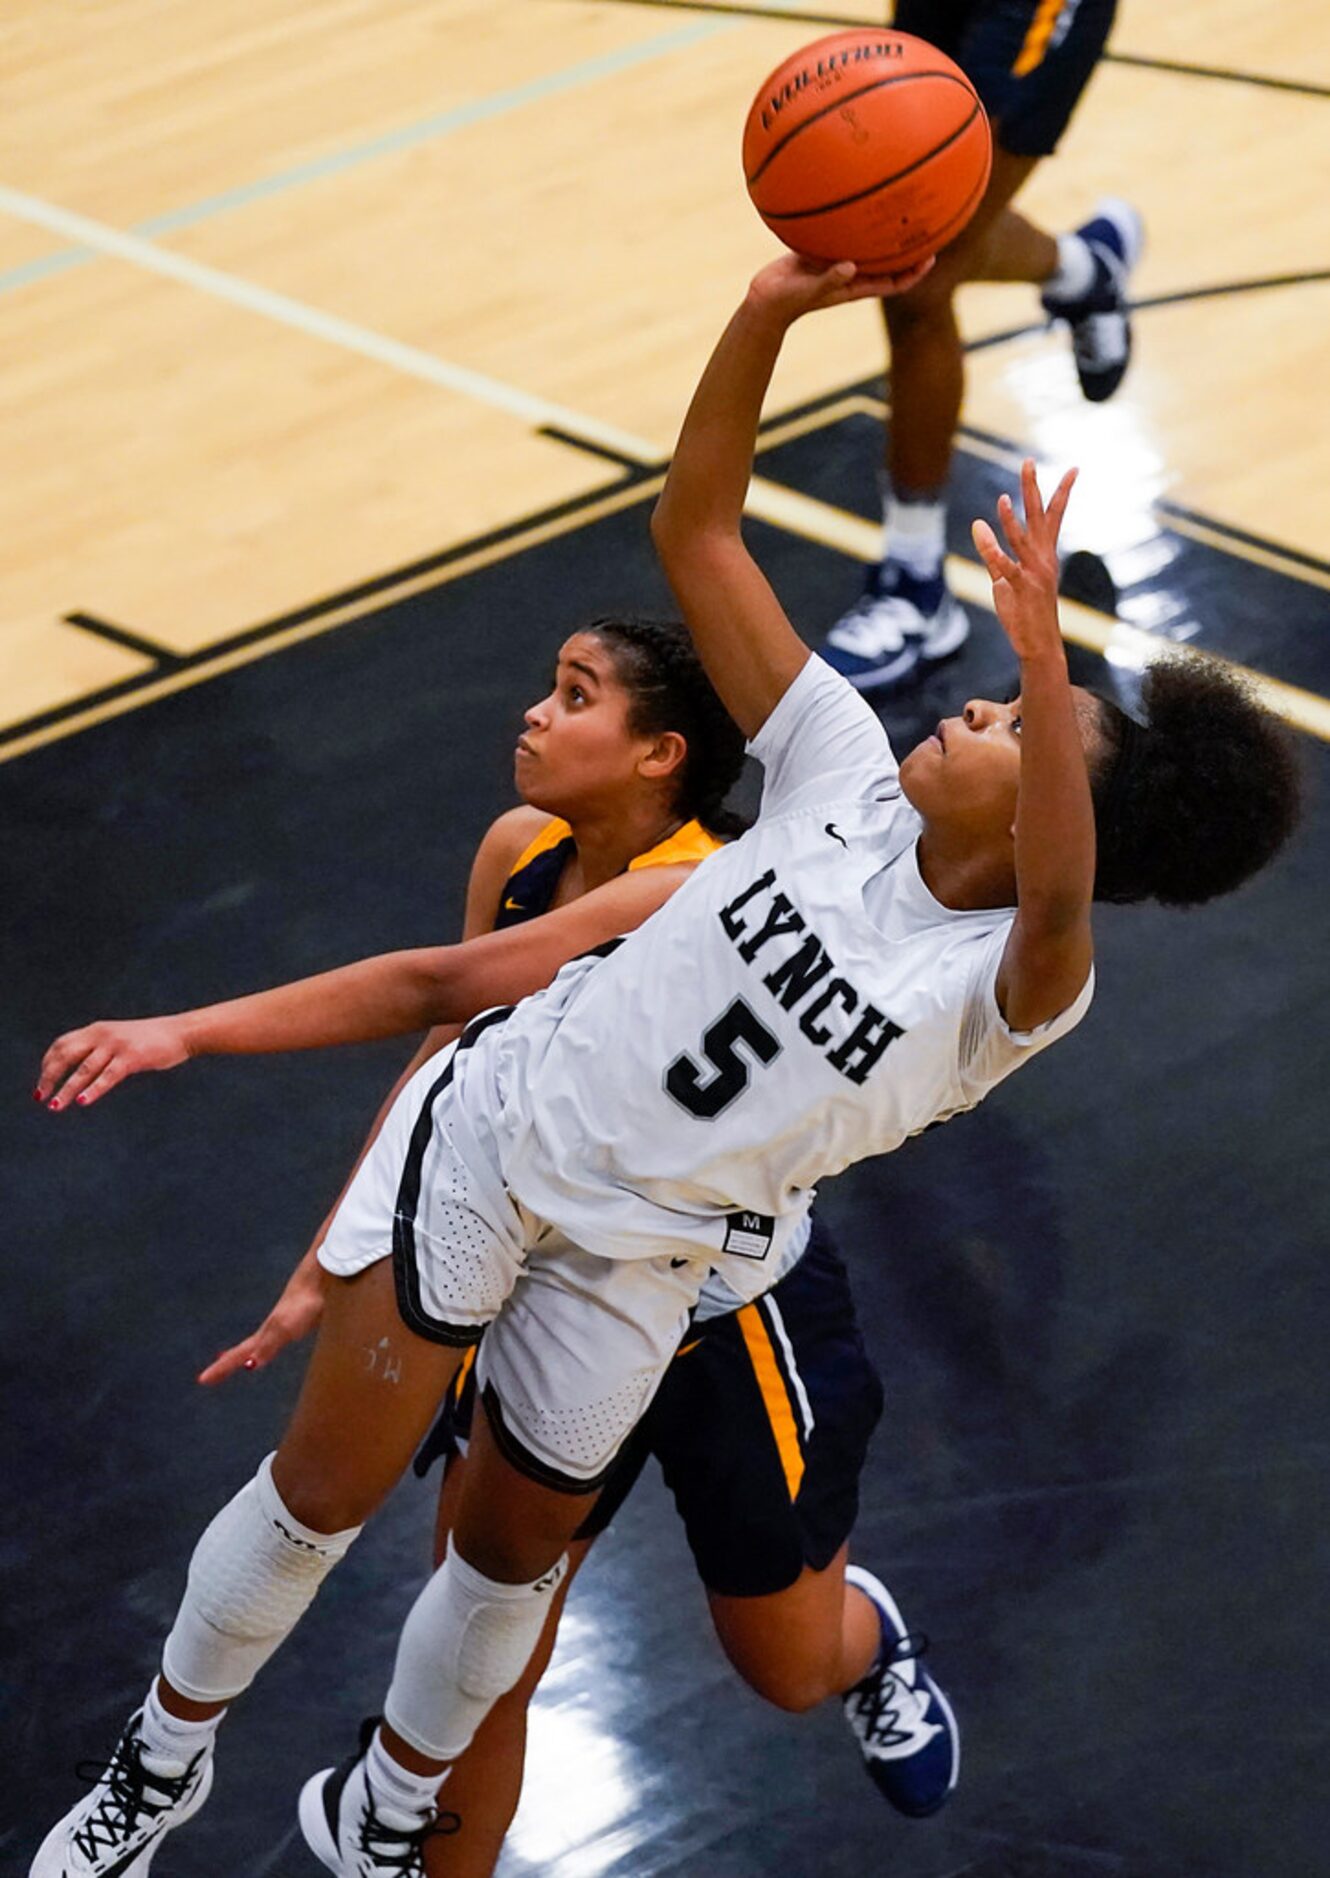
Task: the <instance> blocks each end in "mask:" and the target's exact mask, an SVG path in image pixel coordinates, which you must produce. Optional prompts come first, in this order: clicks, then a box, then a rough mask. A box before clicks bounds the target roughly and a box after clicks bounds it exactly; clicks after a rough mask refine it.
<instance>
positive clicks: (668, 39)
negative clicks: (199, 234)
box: [0, 19, 742, 294]
mask: <svg viewBox="0 0 1330 1878" xmlns="http://www.w3.org/2000/svg"><path fill="white" fill-rule="evenodd" d="M739 24H742V22H740V21H735V20H732V19H724V20H700V21H694V22H691V23H690V24H689V25H687V26H685V27H683V28H682V29H680V30H679V31H676V32H669V33H662V34H660V35H659V36H658V37H657V38H654V39H645V40H643V41H642V43H641V44H640V45H636V46H625V47H622V48H621V49H620V50H619V51H617V52H608V53H603V54H602V55H601V56H600V57H599V58H595V59H584V60H583V61H582V62H581V63H580V64H578V65H570V66H569V67H568V68H567V69H566V70H565V71H561V72H548V73H546V74H545V75H544V76H543V77H541V78H533V79H531V80H530V81H529V82H528V83H527V84H525V85H515V86H514V87H513V88H512V89H511V90H510V91H498V92H494V93H493V94H492V95H491V96H490V97H488V98H477V99H475V100H473V101H472V102H471V103H470V104H463V105H458V106H457V107H456V108H455V109H454V110H451V111H441V112H439V113H437V114H436V115H435V116H432V117H425V118H421V119H419V120H418V121H417V122H416V123H414V124H404V125H402V126H401V127H400V128H399V129H397V130H392V131H388V132H386V133H385V134H384V135H383V136H380V137H371V138H370V139H369V140H368V142H366V143H360V144H353V145H352V146H351V147H350V148H349V149H346V150H334V151H330V152H329V153H328V154H327V155H326V156H321V157H314V158H312V159H311V160H310V161H309V162H308V163H297V164H294V165H293V166H292V167H291V168H290V169H286V170H279V171H277V173H276V174H275V175H272V176H265V177H261V178H260V179H259V180H258V181H257V182H252V183H242V184H240V186H239V187H238V188H235V189H224V190H222V191H221V193H220V194H218V195H215V196H204V197H203V198H202V200H201V201H198V202H190V203H186V204H185V205H184V206H183V207H181V208H178V209H168V210H167V211H166V213H165V214H164V215H154V216H152V217H151V218H150V219H149V220H148V221H146V222H139V223H137V224H136V225H135V227H134V230H133V232H134V233H135V234H136V235H142V236H148V237H152V236H155V235H170V234H176V233H178V232H179V231H180V230H181V229H183V228H194V227H196V226H197V225H198V224H199V223H200V222H208V221H212V220H213V219H214V217H216V216H219V215H229V214H230V213H231V211H232V210H233V209H243V208H248V207H249V206H250V205H251V204H252V203H255V202H265V201H267V200H268V199H269V198H271V197H273V196H280V195H285V194H287V193H288V191H290V190H293V189H302V188H304V186H305V185H306V184H307V183H317V182H324V181H326V180H327V179H328V178H329V177H331V176H342V175H345V174H346V173H347V171H349V170H354V169H359V168H361V166H362V165H364V164H366V163H373V162H375V161H376V160H377V159H378V158H379V157H383V156H395V155H397V154H398V152H400V151H403V150H415V149H418V148H419V147H420V146H421V145H422V144H429V143H435V142H437V141H438V140H439V139H441V138H443V137H451V136H452V135H453V133H454V132H455V131H459V130H468V129H469V128H470V127H471V126H472V125H473V124H484V123H488V122H490V121H491V120H492V119H494V118H497V117H504V116H506V115H507V114H508V113H509V112H510V111H520V110H522V109H523V108H524V107H525V106H526V105H528V104H539V103H542V102H543V101H544V100H545V99H547V98H556V97H559V96H560V95H561V94H562V93H564V92H568V91H575V90H577V89H578V87H579V86H582V85H590V84H595V83H596V82H597V81H598V80H600V79H602V78H613V77H614V76H615V75H616V74H617V73H619V72H626V71H631V70H632V69H633V67H634V66H637V65H647V64H649V63H650V62H651V61H652V60H654V59H661V58H666V57H668V55H669V54H670V53H672V52H680V51H683V50H684V49H685V48H687V47H689V46H693V45H696V44H698V42H699V41H701V40H704V39H712V38H714V37H715V36H716V34H717V33H724V32H732V31H733V30H734V28H735V26H736V25H739ZM101 258H102V257H101V256H99V255H98V254H97V253H96V252H95V251H94V250H93V249H91V248H61V249H58V250H57V251H56V252H55V253H53V254H47V255H42V256H40V257H39V258H38V259H37V260H35V261H26V262H24V263H23V265H22V266H20V267H11V268H9V269H8V270H6V271H5V272H3V273H0V294H7V293H15V292H17V291H18V290H19V289H20V288H22V287H28V286H31V285H32V284H33V283H34V282H35V281H39V280H50V279H53V278H54V277H55V276H56V275H58V274H66V273H68V272H70V270H71V269H73V268H77V267H84V266H86V265H87V264H88V263H89V262H92V261H96V260H99V259H101Z"/></svg>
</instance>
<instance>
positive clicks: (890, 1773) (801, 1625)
mask: <svg viewBox="0 0 1330 1878" xmlns="http://www.w3.org/2000/svg"><path fill="white" fill-rule="evenodd" d="M848 1556H849V1547H848V1545H845V1546H842V1547H841V1549H840V1551H839V1552H838V1553H837V1554H836V1556H835V1558H834V1559H833V1560H832V1561H831V1563H830V1565H828V1566H827V1567H826V1568H825V1570H823V1571H813V1570H812V1569H811V1568H810V1567H807V1566H806V1567H805V1568H804V1570H803V1572H802V1573H801V1574H800V1576H799V1578H798V1579H797V1580H796V1581H795V1583H794V1584H792V1585H790V1586H789V1587H788V1589H786V1590H784V1591H777V1592H774V1593H772V1594H771V1595H769V1596H766V1597H753V1598H735V1597H722V1596H720V1595H719V1594H718V1593H716V1592H708V1594H707V1595H708V1599H709V1601H710V1605H711V1616H712V1621H713V1622H714V1624H715V1626H716V1635H717V1636H718V1637H719V1638H720V1641H721V1646H722V1648H723V1649H724V1651H725V1654H726V1655H727V1656H728V1657H729V1659H730V1661H731V1662H732V1663H733V1665H734V1667H735V1668H736V1669H737V1670H738V1672H739V1674H740V1675H741V1676H742V1677H743V1679H744V1681H745V1682H746V1683H747V1684H748V1685H749V1687H750V1688H751V1689H754V1690H755V1691H756V1692H757V1694H758V1695H761V1696H764V1697H765V1698H766V1700H767V1701H768V1702H774V1703H775V1704H776V1706H777V1707H778V1708H783V1709H789V1710H792V1711H794V1712H796V1713H798V1712H801V1711H803V1710H805V1709H810V1708H813V1707H815V1706H816V1705H817V1704H818V1703H819V1702H823V1701H825V1700H826V1699H827V1698H828V1696H832V1695H839V1696H841V1697H842V1698H843V1701H844V1706H845V1714H846V1718H847V1720H848V1721H849V1724H850V1726H851V1728H852V1729H853V1731H854V1733H855V1736H856V1738H857V1739H858V1741H859V1747H860V1752H861V1754H862V1755H863V1759H864V1764H865V1767H866V1769H867V1771H868V1774H869V1776H870V1778H871V1779H872V1781H873V1783H874V1785H875V1786H876V1787H877V1788H878V1790H879V1792H880V1793H882V1794H883V1795H884V1797H885V1798H886V1799H888V1800H889V1801H890V1802H891V1804H892V1805H893V1806H894V1807H895V1808H896V1809H897V1811H898V1812H902V1813H907V1814H910V1815H911V1816H913V1817H922V1816H924V1815H926V1814H928V1813H935V1812H936V1811H937V1810H938V1808H939V1807H941V1806H943V1805H944V1804H945V1803H946V1800H947V1798H948V1796H949V1795H950V1793H951V1791H952V1789H953V1788H954V1787H955V1785H956V1778H957V1775H958V1773H959V1771H960V1733H959V1730H958V1729H957V1727H956V1721H955V1717H954V1716H953V1715H952V1712H951V1708H950V1705H949V1704H948V1702H947V1699H946V1697H945V1696H944V1695H943V1693H942V1691H941V1690H940V1689H939V1688H938V1686H937V1684H936V1683H935V1682H934V1681H933V1679H932V1678H931V1677H930V1676H929V1675H928V1673H927V1672H926V1671H925V1670H924V1669H923V1668H922V1667H921V1665H920V1664H919V1662H918V1661H917V1660H916V1653H917V1651H918V1650H919V1648H920V1645H919V1644H918V1643H917V1642H915V1641H912V1640H911V1639H909V1637H908V1635H907V1632H906V1629H905V1624H904V1620H903V1619H902V1618H901V1615H900V1612H899V1610H898V1609H897V1607H896V1605H895V1602H894V1601H893V1599H892V1597H891V1594H890V1592H888V1590H887V1589H886V1587H885V1585H883V1584H882V1583H881V1582H880V1581H879V1580H878V1579H876V1578H874V1577H873V1576H872V1574H871V1573H870V1572H866V1571H864V1570H863V1569H862V1568H861V1567H858V1566H849V1567H848V1571H847V1559H848Z"/></svg>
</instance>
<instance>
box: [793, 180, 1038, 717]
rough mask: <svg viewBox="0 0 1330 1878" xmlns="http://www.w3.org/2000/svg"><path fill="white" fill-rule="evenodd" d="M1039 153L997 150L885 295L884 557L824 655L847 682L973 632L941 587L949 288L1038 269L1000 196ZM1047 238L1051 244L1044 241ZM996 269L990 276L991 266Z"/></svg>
mask: <svg viewBox="0 0 1330 1878" xmlns="http://www.w3.org/2000/svg"><path fill="white" fill-rule="evenodd" d="M1036 161H1037V159H1036V158H1034V157H1015V156H1012V155H1010V154H1009V153H1008V152H1007V151H1005V150H1002V149H996V150H995V151H994V153H993V173H992V175H991V176H990V178H989V182H988V189H987V191H986V192H985V195H984V199H983V201H982V202H981V203H980V205H979V208H978V210H977V211H976V213H975V216H974V219H973V220H972V221H971V222H970V223H969V225H968V226H967V228H966V229H965V230H964V232H963V233H962V234H961V235H960V236H958V238H957V239H956V240H955V241H954V242H952V243H951V245H950V247H947V248H944V249H943V251H942V253H941V254H940V255H939V256H938V259H937V262H936V264H935V266H934V268H933V271H932V273H931V274H929V275H928V276H927V277H926V279H924V280H922V281H921V282H920V283H919V285H918V286H917V287H916V288H914V289H913V291H912V292H910V293H907V294H901V295H899V296H898V297H897V298H895V299H893V300H889V301H884V302H883V306H882V310H883V316H884V318H885V320H886V325H887V337H888V343H889V346H890V352H891V368H890V369H891V423H890V425H889V427H888V430H887V436H886V464H885V472H884V473H885V478H886V501H885V532H884V541H883V559H882V561H881V562H880V563H879V565H878V566H876V567H875V568H874V569H873V570H872V572H871V574H870V576H869V580H868V584H867V587H866V588H865V590H864V593H863V596H862V598H861V599H860V600H859V601H857V602H856V604H855V606H854V607H852V608H851V610H850V611H849V613H847V614H846V615H845V616H844V617H843V618H842V619H840V620H839V621H838V622H837V623H836V625H835V626H834V627H833V628H832V631H831V634H830V637H829V639H828V641H827V647H826V657H827V658H828V660H829V661H830V663H831V664H832V665H834V666H835V667H836V669H837V670H838V671H840V672H842V673H843V674H844V676H845V677H846V678H848V679H849V680H850V682H851V683H852V684H855V685H858V686H860V687H861V688H862V689H864V690H872V691H885V692H889V691H892V690H895V689H897V688H899V687H900V686H901V685H904V684H906V683H908V682H909V681H910V680H911V679H912V678H913V677H914V676H915V674H916V673H917V672H918V670H919V668H920V667H921V665H922V666H932V665H935V664H937V663H939V662H940V661H941V660H943V659H946V658H950V657H951V656H952V655H953V654H954V653H956V652H958V651H959V650H960V648H961V646H962V645H964V643H965V640H966V638H967V636H968V634H969V622H968V620H967V619H966V616H965V612H964V609H963V608H962V607H961V606H960V605H959V603H958V602H957V601H955V600H954V599H953V598H952V597H951V595H950V594H949V593H948V592H947V586H946V581H945V578H944V576H943V561H944V558H945V555H946V520H947V518H946V482H947V476H948V472H949V471H950V468H951V452H952V445H953V442H954V440H955V435H956V427H957V425H958V424H959V422H960V414H961V401H962V399H963V397H964V394H965V353H964V348H963V347H962V344H961V336H960V330H959V328H958V326H957V324H956V312H955V306H954V296H955V292H956V289H957V287H959V286H960V285H961V283H962V282H964V281H967V280H975V279H982V278H986V277H988V278H994V279H1003V280H1019V279H1023V278H1026V277H1027V276H1026V275H1025V274H1024V273H1023V272H1022V271H1020V270H1023V269H1029V270H1030V272H1029V275H1028V277H1029V278H1030V279H1032V280H1042V279H1044V278H1045V277H1046V275H1047V273H1049V272H1051V270H1052V267H1053V266H1055V265H1056V261H1057V244H1056V243H1055V242H1054V241H1053V240H1052V238H1051V237H1043V238H1042V240H1041V239H1040V238H1039V231H1038V230H1036V229H1035V228H1034V226H1033V224H1031V223H1029V222H1026V221H1025V220H1024V218H1016V217H1010V216H1009V215H1008V213H1007V207H1008V204H1009V202H1010V201H1011V198H1012V197H1013V196H1014V195H1015V193H1016V191H1017V190H1018V189H1019V188H1020V187H1021V185H1022V183H1023V182H1024V181H1025V179H1026V177H1027V176H1028V175H1029V174H1030V171H1031V170H1032V169H1033V168H1034V165H1035V163H1036ZM1045 241H1046V242H1047V244H1048V245H1047V247H1044V245H1043V243H1044V242H1045ZM990 266H991V267H993V268H995V269H999V270H1001V271H1000V272H996V273H994V274H993V275H991V276H988V275H986V272H985V270H986V269H987V268H988V267H990Z"/></svg>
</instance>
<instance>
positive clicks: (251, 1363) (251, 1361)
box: [245, 1356, 258, 1369]
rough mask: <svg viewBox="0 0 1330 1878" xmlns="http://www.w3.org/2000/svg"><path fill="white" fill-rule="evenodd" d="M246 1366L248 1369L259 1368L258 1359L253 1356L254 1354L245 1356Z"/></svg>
mask: <svg viewBox="0 0 1330 1878" xmlns="http://www.w3.org/2000/svg"><path fill="white" fill-rule="evenodd" d="M245 1368H246V1369H257V1368H258V1362H257V1360H256V1359H255V1358H254V1357H252V1356H247V1357H246V1358H245Z"/></svg>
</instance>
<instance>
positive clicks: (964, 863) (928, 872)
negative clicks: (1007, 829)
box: [916, 822, 1016, 913]
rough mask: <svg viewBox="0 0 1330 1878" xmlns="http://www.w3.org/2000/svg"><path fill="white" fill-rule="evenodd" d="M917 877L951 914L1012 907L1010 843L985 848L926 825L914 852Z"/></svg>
mask: <svg viewBox="0 0 1330 1878" xmlns="http://www.w3.org/2000/svg"><path fill="white" fill-rule="evenodd" d="M916 855H917V858H918V862H919V874H920V877H921V879H922V880H923V883H924V885H925V886H926V887H927V889H928V891H929V892H930V893H931V894H932V896H933V898H934V899H935V900H937V901H939V902H940V903H941V904H942V905H943V906H947V907H950V908H951V909H952V911H953V912H957V913H969V912H973V911H975V910H976V909H977V908H979V907H985V906H1015V904H1016V872H1015V868H1014V865H1013V861H1012V851H1011V845H1010V843H1009V842H1006V843H1002V844H994V845H993V846H991V847H990V846H986V845H983V844H977V843H976V842H975V841H974V838H973V836H972V835H970V834H968V833H966V834H963V835H962V834H957V833H955V832H953V831H951V830H948V829H944V828H940V827H938V825H937V824H936V823H933V822H929V823H927V824H926V825H925V827H924V832H923V833H922V834H921V835H920V837H919V844H918V847H917V849H916Z"/></svg>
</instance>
